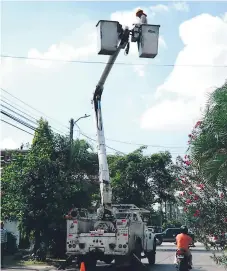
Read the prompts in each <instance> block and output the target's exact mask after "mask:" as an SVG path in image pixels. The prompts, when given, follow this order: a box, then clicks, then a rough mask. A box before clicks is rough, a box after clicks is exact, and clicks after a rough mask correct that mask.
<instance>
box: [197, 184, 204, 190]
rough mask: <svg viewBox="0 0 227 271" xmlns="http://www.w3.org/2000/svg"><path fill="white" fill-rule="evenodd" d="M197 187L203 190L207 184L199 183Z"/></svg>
mask: <svg viewBox="0 0 227 271" xmlns="http://www.w3.org/2000/svg"><path fill="white" fill-rule="evenodd" d="M197 187H198V188H200V189H201V190H203V189H204V187H205V185H204V184H198V185H197Z"/></svg>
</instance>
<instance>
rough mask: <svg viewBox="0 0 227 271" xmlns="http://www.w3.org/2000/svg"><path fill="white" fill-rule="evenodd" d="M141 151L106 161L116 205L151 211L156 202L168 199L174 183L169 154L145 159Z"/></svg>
mask: <svg viewBox="0 0 227 271" xmlns="http://www.w3.org/2000/svg"><path fill="white" fill-rule="evenodd" d="M145 148H146V147H141V148H139V149H137V150H135V151H134V152H132V153H130V154H128V155H125V156H115V157H114V156H111V157H109V167H110V174H111V182H112V186H113V198H114V201H115V202H117V203H133V204H135V205H138V206H139V207H150V206H151V205H152V204H153V203H155V202H162V201H165V202H166V201H167V199H171V195H170V190H171V189H170V187H171V183H172V182H173V180H174V177H173V174H172V160H171V155H170V154H169V153H168V152H165V153H158V154H153V155H151V156H148V155H144V154H143V151H144V149H145Z"/></svg>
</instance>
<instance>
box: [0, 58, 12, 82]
mask: <svg viewBox="0 0 227 271" xmlns="http://www.w3.org/2000/svg"><path fill="white" fill-rule="evenodd" d="M12 71H13V61H12V59H11V58H3V59H2V60H1V64H0V74H1V76H0V85H1V86H2V87H3V85H4V80H6V79H7V77H8V75H10V74H11V72H12Z"/></svg>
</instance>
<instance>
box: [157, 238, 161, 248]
mask: <svg viewBox="0 0 227 271" xmlns="http://www.w3.org/2000/svg"><path fill="white" fill-rule="evenodd" d="M156 243H157V245H158V246H161V244H162V240H161V239H160V238H157V237H156Z"/></svg>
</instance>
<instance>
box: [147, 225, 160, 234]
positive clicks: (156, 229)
mask: <svg viewBox="0 0 227 271" xmlns="http://www.w3.org/2000/svg"><path fill="white" fill-rule="evenodd" d="M148 230H150V231H152V232H153V233H161V232H162V228H161V227H159V226H148Z"/></svg>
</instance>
